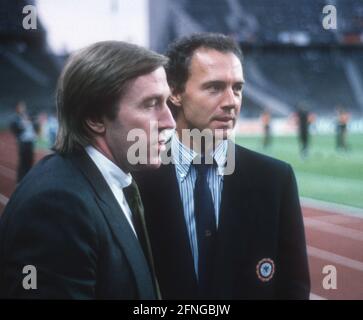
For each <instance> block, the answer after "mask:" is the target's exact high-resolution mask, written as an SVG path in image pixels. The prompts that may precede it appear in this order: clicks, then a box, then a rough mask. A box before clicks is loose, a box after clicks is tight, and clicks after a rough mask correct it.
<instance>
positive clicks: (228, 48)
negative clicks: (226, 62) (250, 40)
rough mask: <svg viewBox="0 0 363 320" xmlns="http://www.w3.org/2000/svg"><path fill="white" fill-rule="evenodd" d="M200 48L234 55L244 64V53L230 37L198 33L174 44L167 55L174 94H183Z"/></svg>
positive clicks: (169, 78)
mask: <svg viewBox="0 0 363 320" xmlns="http://www.w3.org/2000/svg"><path fill="white" fill-rule="evenodd" d="M199 48H207V49H214V50H217V51H220V52H225V53H228V52H232V53H234V54H235V55H236V56H237V57H238V58H239V59H240V61H241V63H242V51H241V49H240V48H239V46H238V44H237V43H236V42H235V41H234V40H233V39H232V38H230V37H227V36H225V35H223V34H220V33H196V34H193V35H191V36H187V37H183V38H181V39H178V40H176V41H175V42H173V43H172V44H171V45H170V46H169V48H168V50H167V53H166V56H167V57H168V58H169V62H168V64H167V66H166V74H167V78H168V83H169V86H170V88H171V89H172V92H178V93H179V92H183V91H184V89H185V83H186V82H187V80H188V77H189V66H190V62H191V59H192V57H193V54H194V52H195V51H196V50H197V49H199Z"/></svg>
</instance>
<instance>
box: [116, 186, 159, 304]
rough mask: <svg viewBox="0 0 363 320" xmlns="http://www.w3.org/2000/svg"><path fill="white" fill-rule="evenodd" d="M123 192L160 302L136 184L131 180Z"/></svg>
mask: <svg viewBox="0 0 363 320" xmlns="http://www.w3.org/2000/svg"><path fill="white" fill-rule="evenodd" d="M123 192H124V195H125V198H126V200H127V203H128V205H129V207H130V210H131V213H132V223H133V225H134V228H135V231H136V234H137V237H138V239H139V242H140V244H141V247H142V249H143V251H144V254H145V257H146V259H147V261H148V264H149V267H150V270H151V273H152V277H153V280H154V285H155V290H156V295H157V298H158V299H159V300H161V293H160V289H159V284H158V281H157V278H156V274H155V268H154V259H153V255H152V251H151V245H150V240H149V235H148V232H147V229H146V223H145V217H144V207H143V205H142V201H141V197H140V192H139V188H138V187H137V184H136V182H135V181H134V180H132V182H131V184H130V185H129V186H128V187H126V188H123Z"/></svg>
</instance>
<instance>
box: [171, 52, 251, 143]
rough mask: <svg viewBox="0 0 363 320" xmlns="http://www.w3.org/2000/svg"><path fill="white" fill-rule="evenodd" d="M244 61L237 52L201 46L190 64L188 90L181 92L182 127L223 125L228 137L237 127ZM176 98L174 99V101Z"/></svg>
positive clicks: (186, 86) (179, 124)
mask: <svg viewBox="0 0 363 320" xmlns="http://www.w3.org/2000/svg"><path fill="white" fill-rule="evenodd" d="M243 83H244V78H243V72H242V65H241V62H240V60H239V59H238V57H237V56H236V55H235V54H233V53H230V52H229V53H224V52H219V51H216V50H213V49H207V48H200V49H197V50H196V51H195V52H194V54H193V56H192V59H191V63H190V66H189V78H188V80H187V82H186V84H185V90H184V92H182V93H181V94H179V95H176V97H177V98H179V102H180V107H181V110H180V111H179V114H178V120H177V126H178V130H180V129H194V128H196V129H199V130H200V131H202V130H204V129H211V130H212V131H213V133H215V130H216V129H221V131H222V133H223V138H224V139H226V138H227V136H228V131H230V130H231V129H233V128H234V126H235V124H236V120H237V118H238V115H239V112H240V108H241V102H242V85H243ZM173 102H174V101H173Z"/></svg>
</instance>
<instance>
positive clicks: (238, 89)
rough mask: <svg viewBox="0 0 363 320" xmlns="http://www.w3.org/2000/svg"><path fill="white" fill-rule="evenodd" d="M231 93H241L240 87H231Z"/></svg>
mask: <svg viewBox="0 0 363 320" xmlns="http://www.w3.org/2000/svg"><path fill="white" fill-rule="evenodd" d="M233 91H234V92H236V93H240V92H242V85H236V86H234V87H233Z"/></svg>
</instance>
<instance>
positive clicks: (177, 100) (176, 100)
mask: <svg viewBox="0 0 363 320" xmlns="http://www.w3.org/2000/svg"><path fill="white" fill-rule="evenodd" d="M169 100H170V101H171V102H172V103H173V105H175V106H177V107H181V105H182V97H181V94H180V93H175V92H174V93H172V94H171V96H170V97H169Z"/></svg>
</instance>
